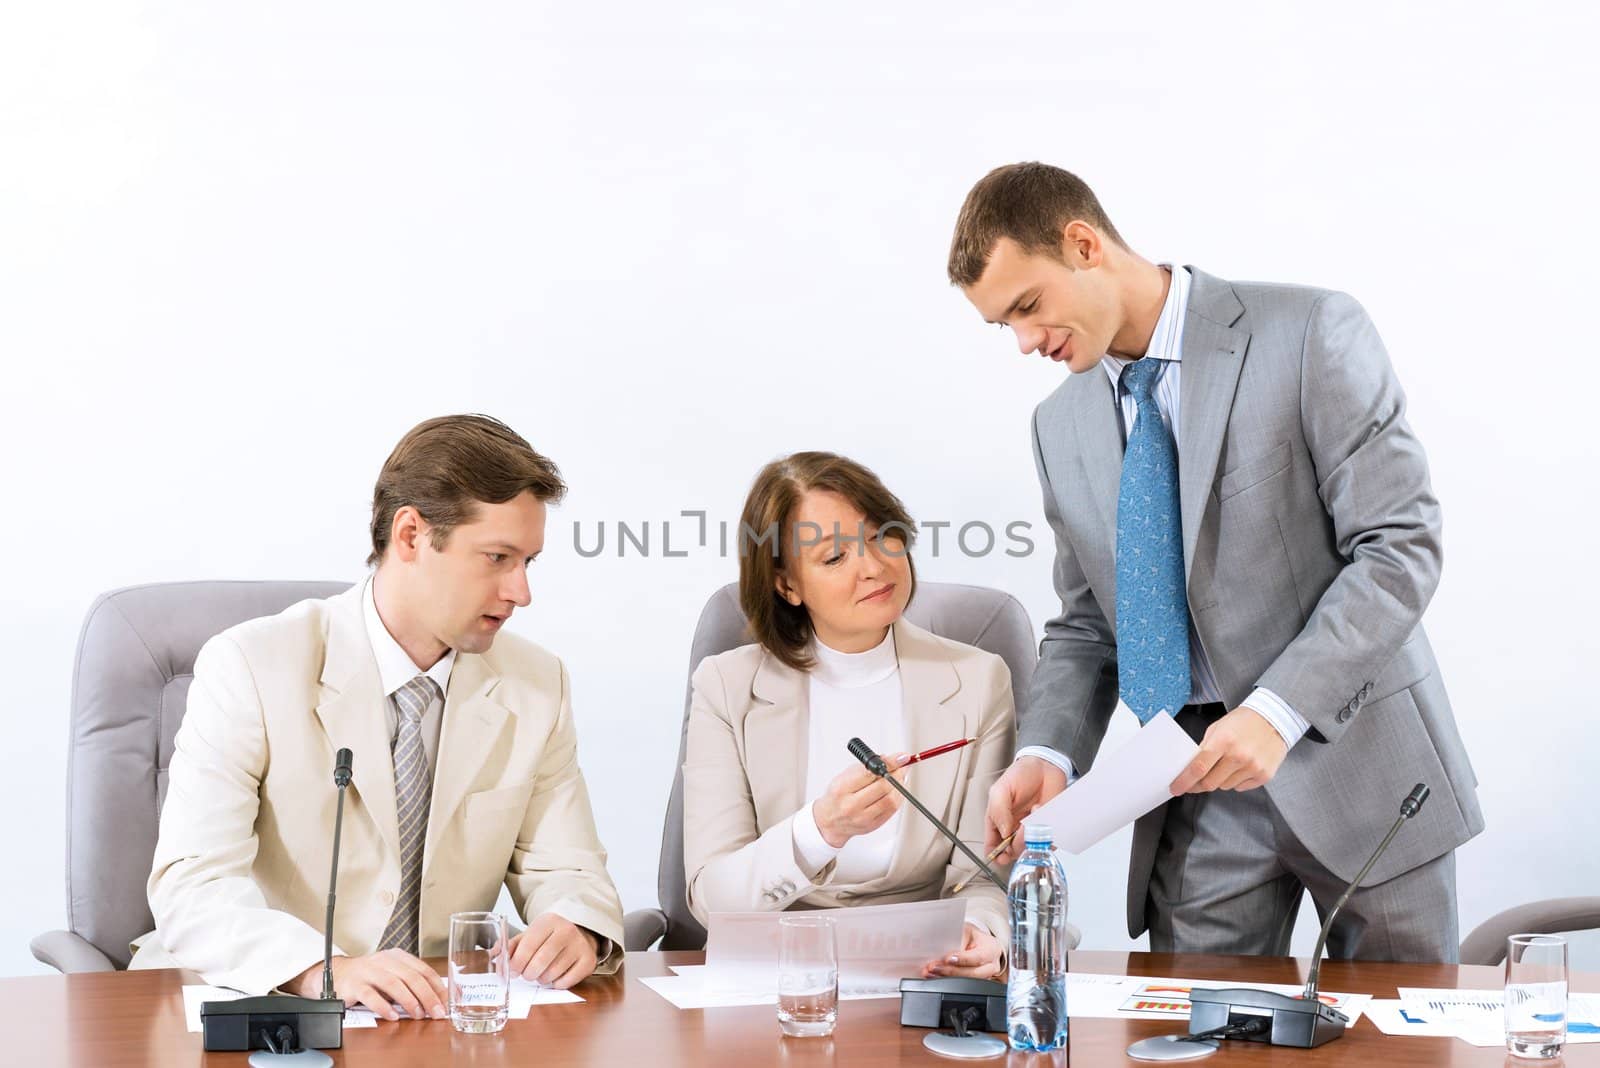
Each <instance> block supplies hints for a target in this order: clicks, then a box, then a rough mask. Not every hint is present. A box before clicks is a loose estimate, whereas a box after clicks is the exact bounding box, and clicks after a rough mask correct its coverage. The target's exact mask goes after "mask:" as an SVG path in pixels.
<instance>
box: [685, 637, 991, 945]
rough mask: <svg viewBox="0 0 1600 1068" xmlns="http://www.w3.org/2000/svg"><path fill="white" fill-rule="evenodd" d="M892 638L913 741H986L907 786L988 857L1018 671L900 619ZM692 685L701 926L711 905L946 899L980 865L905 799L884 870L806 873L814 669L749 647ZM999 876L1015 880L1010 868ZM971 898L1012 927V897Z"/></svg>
mask: <svg viewBox="0 0 1600 1068" xmlns="http://www.w3.org/2000/svg"><path fill="white" fill-rule="evenodd" d="M894 644H895V652H896V654H897V656H898V658H899V661H900V688H901V693H902V695H903V699H904V701H905V708H906V713H907V717H906V726H907V735H908V738H909V740H910V749H911V751H913V752H920V751H921V750H923V749H929V748H932V747H933V746H936V745H939V744H941V743H943V742H948V741H952V740H954V739H956V738H963V737H965V738H973V737H975V738H977V739H978V741H977V742H976V743H975V744H973V745H969V746H967V747H966V748H964V749H961V750H958V751H957V752H954V753H949V754H946V755H944V756H940V757H935V758H933V759H930V760H926V761H923V762H922V763H919V764H913V765H912V766H911V767H910V768H908V769H907V771H906V779H905V782H906V787H907V789H909V790H910V791H911V792H912V793H913V794H915V795H916V797H917V799H918V800H919V801H921V802H922V803H923V804H924V805H926V806H928V809H929V811H931V812H933V813H934V814H936V815H937V816H938V817H939V818H940V819H942V820H944V822H945V823H946V824H947V825H948V826H949V827H950V828H951V829H953V830H954V831H955V832H956V833H957V834H958V835H960V836H961V839H962V841H964V842H966V843H967V845H969V846H971V847H972V849H973V850H974V851H975V852H977V853H978V855H979V856H982V855H983V816H984V807H985V805H986V803H987V799H988V793H989V787H990V785H991V784H993V783H994V781H995V779H996V778H998V777H999V775H1000V773H1001V771H1003V770H1004V769H1005V767H1006V765H1007V764H1009V763H1010V762H1011V756H1012V753H1013V751H1014V750H1013V743H1014V740H1015V736H1016V729H1015V725H1014V722H1013V709H1012V698H1011V672H1010V671H1009V670H1008V669H1007V668H1006V665H1005V661H1003V660H1001V659H1000V658H999V657H998V656H995V655H994V654H992V653H986V652H984V651H983V650H981V649H976V648H974V647H972V646H970V645H962V644H961V643H960V642H953V641H949V640H947V639H945V638H941V637H939V636H938V635H935V634H930V633H928V632H927V631H925V630H923V629H921V628H920V627H917V626H914V625H913V624H910V623H907V622H905V621H904V620H902V621H900V622H898V623H896V624H895V625H894ZM692 685H693V695H692V699H691V703H690V709H689V739H688V748H687V752H686V754H685V760H684V765H683V817H684V819H683V825H684V829H683V861H684V869H685V875H686V876H687V879H688V888H689V908H690V910H691V911H693V912H694V914H695V917H696V918H697V919H699V920H700V922H701V923H706V922H707V921H708V918H709V916H710V914H711V913H713V912H752V911H758V910H768V909H789V908H837V907H840V906H847V905H873V904H886V903H889V902H895V901H928V900H937V899H938V898H941V897H947V896H949V893H950V889H951V888H952V887H953V886H954V885H955V884H956V883H958V882H960V881H962V880H963V879H966V878H967V877H968V876H970V875H971V874H972V873H973V870H974V869H973V866H972V862H971V861H969V860H967V859H966V857H964V856H963V855H962V854H961V853H959V852H957V851H956V849H955V848H954V847H953V846H952V845H951V844H950V841H949V839H947V838H945V837H944V836H943V835H941V834H940V833H939V832H938V830H936V829H935V828H934V827H933V826H932V825H931V824H930V823H928V821H927V820H925V819H923V818H922V816H921V815H919V814H918V813H917V812H916V811H915V810H913V809H911V808H910V806H907V807H906V809H905V812H904V815H903V816H902V817H901V820H900V833H899V837H898V839H897V841H896V843H895V848H894V855H893V859H892V860H891V861H890V865H889V871H888V874H887V875H884V876H883V877H882V878H878V879H874V880H871V881H869V882H865V883H845V884H841V883H838V882H836V881H835V880H834V878H833V875H834V869H835V868H836V867H837V865H836V864H835V863H833V862H830V863H829V864H828V865H827V866H826V867H824V868H823V869H822V870H821V871H820V872H818V873H817V874H816V875H815V876H814V877H813V876H809V875H807V874H806V872H804V871H803V870H802V869H801V867H800V864H799V863H798V861H797V859H796V857H795V851H794V837H793V830H792V823H793V820H794V815H795V813H796V812H797V811H799V809H800V806H801V805H803V804H805V803H806V802H807V801H808V800H811V799H809V798H807V797H806V796H805V784H806V761H807V758H808V753H809V735H808V727H809V715H808V692H809V687H808V685H807V677H806V674H805V673H804V672H800V671H796V670H794V669H793V668H790V667H788V666H786V665H785V664H783V663H782V662H781V661H779V660H777V659H776V658H775V657H773V656H771V655H770V654H769V653H767V652H766V650H764V649H763V648H761V646H759V645H746V646H742V647H741V648H738V649H734V650H732V651H730V652H726V653H722V654H720V655H718V656H709V657H707V658H706V659H705V660H703V661H702V662H701V664H700V666H699V668H698V669H697V670H696V671H695V673H694V678H693V683H692ZM999 874H1000V876H1001V878H1005V875H1006V873H1005V870H1004V869H999ZM961 897H962V898H963V899H964V900H965V901H966V902H967V918H968V919H969V920H971V921H972V922H974V923H976V924H978V925H979V926H981V927H983V928H985V929H986V930H988V931H989V932H990V933H992V934H994V935H995V936H996V937H999V938H1000V939H1002V940H1004V939H1005V938H1006V937H1007V925H1006V898H1005V895H1004V894H1003V893H1001V892H1000V890H999V888H998V887H996V886H995V885H994V884H993V883H991V882H990V881H989V880H988V879H985V878H978V879H974V880H972V882H971V885H969V886H968V887H967V888H966V889H964V890H963V891H962V892H961Z"/></svg>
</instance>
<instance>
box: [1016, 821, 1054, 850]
mask: <svg viewBox="0 0 1600 1068" xmlns="http://www.w3.org/2000/svg"><path fill="white" fill-rule="evenodd" d="M1054 840H1055V833H1054V832H1053V831H1052V830H1051V829H1050V825H1049V824H1048V823H1024V824H1023V825H1022V844H1023V845H1025V846H1048V845H1050V844H1051V842H1053V841H1054Z"/></svg>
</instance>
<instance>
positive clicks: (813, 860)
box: [791, 802, 839, 878]
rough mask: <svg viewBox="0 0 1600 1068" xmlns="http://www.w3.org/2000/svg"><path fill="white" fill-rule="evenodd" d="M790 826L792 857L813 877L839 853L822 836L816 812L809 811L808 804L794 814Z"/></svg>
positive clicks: (809, 876)
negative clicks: (792, 840)
mask: <svg viewBox="0 0 1600 1068" xmlns="http://www.w3.org/2000/svg"><path fill="white" fill-rule="evenodd" d="M812 804H815V802H812ZM791 826H792V827H793V830H794V858H795V859H796V860H798V861H799V862H800V868H801V870H802V871H804V872H805V873H806V876H807V877H808V878H815V877H816V874H817V872H819V871H821V870H822V869H823V868H826V867H827V866H828V862H829V861H830V860H832V859H833V858H834V857H837V856H838V855H839V851H838V850H837V849H835V848H834V847H833V846H831V845H829V844H828V842H827V840H826V839H824V838H823V837H822V831H821V829H819V828H818V827H817V817H816V814H815V813H813V812H812V811H811V805H810V804H808V805H805V806H803V807H802V808H801V809H800V811H799V812H796V813H795V814H794V822H793V824H792V825H791Z"/></svg>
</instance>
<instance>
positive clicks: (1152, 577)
mask: <svg viewBox="0 0 1600 1068" xmlns="http://www.w3.org/2000/svg"><path fill="white" fill-rule="evenodd" d="M1160 373H1161V363H1160V362H1159V361H1158V360H1155V359H1151V358H1145V359H1141V360H1136V361H1135V362H1133V363H1131V364H1129V365H1128V366H1127V367H1125V368H1123V370H1122V382H1123V384H1124V385H1125V386H1127V388H1128V392H1129V393H1130V394H1132V395H1133V399H1134V401H1135V403H1136V404H1137V405H1138V412H1137V415H1136V416H1135V418H1134V421H1133V430H1132V432H1131V433H1129V434H1128V447H1127V450H1126V451H1125V452H1124V453H1123V456H1122V486H1121V489H1120V490H1119V491H1118V493H1117V682H1118V684H1119V687H1120V688H1121V691H1122V700H1123V701H1124V702H1125V703H1126V704H1127V706H1128V707H1129V708H1131V709H1132V710H1133V714H1134V715H1136V716H1138V717H1139V722H1140V723H1141V724H1144V723H1148V722H1150V721H1151V720H1152V719H1154V718H1155V717H1156V716H1158V715H1160V714H1161V713H1163V712H1165V713H1167V714H1169V715H1176V714H1177V712H1178V709H1180V708H1182V707H1183V705H1184V702H1186V701H1187V700H1188V699H1189V685H1190V678H1189V598H1188V595H1187V594H1186V593H1185V592H1184V578H1183V519H1182V510H1181V508H1180V506H1179V498H1178V450H1177V447H1176V446H1175V445H1174V444H1173V442H1172V434H1171V433H1170V432H1169V431H1168V430H1167V425H1166V423H1164V422H1162V421H1161V412H1160V411H1159V410H1158V409H1157V408H1156V399H1155V388H1156V378H1157V376H1158V375H1159V374H1160Z"/></svg>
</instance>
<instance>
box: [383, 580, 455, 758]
mask: <svg viewBox="0 0 1600 1068" xmlns="http://www.w3.org/2000/svg"><path fill="white" fill-rule="evenodd" d="M376 581H377V573H376V572H374V573H373V574H371V575H368V576H367V588H366V590H365V591H364V592H363V593H362V596H361V603H362V614H363V615H364V616H365V618H366V621H367V641H368V642H369V643H370V644H371V645H372V655H373V658H374V659H376V660H377V662H378V683H379V685H381V686H382V687H383V696H384V702H383V715H384V718H385V721H386V722H387V723H388V725H389V745H390V746H391V747H393V745H394V740H395V735H397V734H398V733H399V732H400V713H399V712H398V711H397V710H396V709H395V707H394V702H393V701H392V700H389V698H391V697H393V696H394V692H395V691H396V690H398V689H399V688H400V687H402V686H404V685H405V684H406V683H408V682H410V681H411V680H412V679H414V678H416V677H417V676H418V675H426V676H428V677H429V678H430V679H432V680H433V681H434V682H436V683H438V684H439V695H438V696H435V697H434V698H433V700H431V701H429V702H428V707H427V708H426V709H425V710H424V711H423V713H422V749H423V752H424V753H426V755H427V758H428V772H429V774H430V775H431V774H432V773H433V772H434V770H435V769H437V768H438V766H439V731H440V729H441V728H442V727H443V725H444V697H443V694H444V693H445V691H447V690H448V689H449V688H450V670H451V669H452V668H453V667H455V664H456V651H455V650H454V649H451V650H450V651H449V652H447V653H445V654H444V655H443V656H441V657H440V658H439V660H438V662H437V663H436V664H434V665H433V666H432V667H431V668H428V669H427V670H426V671H424V670H422V669H421V668H419V667H418V666H417V665H416V664H415V663H414V662H413V661H412V659H411V654H409V653H407V652H406V651H405V650H404V649H402V648H401V647H400V643H399V642H397V641H395V640H394V635H392V634H390V633H389V628H388V627H387V626H385V625H384V622H383V618H382V617H381V616H379V615H378V601H377V597H376V595H375V594H374V593H373V585H374V583H375V582H376Z"/></svg>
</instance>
